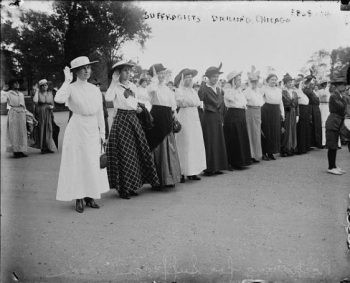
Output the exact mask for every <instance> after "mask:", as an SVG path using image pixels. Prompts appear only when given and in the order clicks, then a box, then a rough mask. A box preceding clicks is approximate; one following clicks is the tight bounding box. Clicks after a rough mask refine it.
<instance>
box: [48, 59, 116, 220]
mask: <svg viewBox="0 0 350 283" xmlns="http://www.w3.org/2000/svg"><path fill="white" fill-rule="evenodd" d="M94 63H97V61H93V62H90V60H89V58H88V57H85V56H80V57H77V58H75V59H73V60H72V61H71V63H70V65H71V68H70V69H69V67H65V68H64V71H63V72H64V76H65V80H64V83H63V84H62V86H61V87H60V89H59V90H58V91H57V93H56V96H55V102H57V103H65V104H66V105H67V106H68V108H69V109H70V110H71V111H72V112H73V113H74V114H73V115H72V118H71V119H70V121H69V123H68V125H67V127H66V130H65V132H64V137H63V145H62V157H61V166H60V172H59V176H58V186H57V195H56V199H57V200H60V201H71V200H76V202H75V210H76V211H77V212H79V213H82V212H84V201H85V203H86V206H88V207H91V208H99V205H98V204H97V203H96V202H95V200H94V199H99V198H101V194H102V193H105V192H107V191H109V185H108V178H107V171H106V169H101V168H100V156H101V147H102V144H104V143H105V125H104V118H103V109H102V103H101V94H100V90H99V89H98V88H97V87H96V86H94V85H93V84H91V83H89V82H88V79H89V78H90V75H91V66H90V65H91V64H94ZM71 71H73V72H74V73H75V75H76V77H77V80H76V81H75V82H74V83H71V82H72V77H73V76H72V73H71Z"/></svg>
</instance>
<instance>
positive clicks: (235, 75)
mask: <svg viewBox="0 0 350 283" xmlns="http://www.w3.org/2000/svg"><path fill="white" fill-rule="evenodd" d="M241 75H242V72H236V71H233V72H231V73H229V74H228V75H227V81H228V82H229V81H230V80H232V79H234V78H235V77H237V76H241Z"/></svg>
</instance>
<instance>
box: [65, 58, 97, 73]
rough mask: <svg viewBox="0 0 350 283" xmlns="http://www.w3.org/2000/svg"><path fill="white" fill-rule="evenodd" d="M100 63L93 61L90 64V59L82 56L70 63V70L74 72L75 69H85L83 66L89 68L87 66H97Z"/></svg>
mask: <svg viewBox="0 0 350 283" xmlns="http://www.w3.org/2000/svg"><path fill="white" fill-rule="evenodd" d="M97 62H98V61H92V62H90V60H89V58H88V57H86V56H80V57H77V58H75V59H73V60H72V61H71V62H70V69H71V70H74V69H77V68H79V67H83V66H87V65H91V64H95V63H97Z"/></svg>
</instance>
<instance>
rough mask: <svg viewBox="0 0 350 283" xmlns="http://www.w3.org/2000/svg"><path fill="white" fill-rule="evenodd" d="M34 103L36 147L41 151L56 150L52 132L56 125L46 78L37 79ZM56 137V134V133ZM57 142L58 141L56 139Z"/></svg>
mask: <svg viewBox="0 0 350 283" xmlns="http://www.w3.org/2000/svg"><path fill="white" fill-rule="evenodd" d="M33 102H34V104H35V113H34V115H35V118H36V119H37V120H38V123H39V124H38V128H37V130H36V133H37V134H36V135H35V138H36V143H35V146H34V147H36V148H39V149H41V153H43V154H45V153H54V152H55V150H57V146H58V145H57V144H56V145H55V142H54V138H53V136H54V135H53V134H54V130H55V131H56V132H57V127H58V126H57V125H56V124H55V122H54V116H53V111H52V110H53V108H54V98H53V94H52V92H51V91H48V82H47V80H46V79H42V80H40V81H39V90H38V91H37V92H36V93H35V95H34V97H33ZM57 137H58V134H57ZM57 142H58V141H57Z"/></svg>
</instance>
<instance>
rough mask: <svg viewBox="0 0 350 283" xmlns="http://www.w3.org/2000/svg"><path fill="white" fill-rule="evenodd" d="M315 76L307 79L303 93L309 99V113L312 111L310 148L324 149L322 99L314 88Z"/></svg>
mask: <svg viewBox="0 0 350 283" xmlns="http://www.w3.org/2000/svg"><path fill="white" fill-rule="evenodd" d="M314 78H315V77H314V76H313V75H309V76H307V77H306V78H305V81H304V87H303V89H302V90H303V92H304V93H305V95H306V96H307V97H308V98H309V111H310V115H311V117H310V119H311V121H310V123H311V128H310V146H311V147H317V148H322V122H321V111H320V99H319V97H318V96H317V95H316V93H315V91H314V88H315V84H314Z"/></svg>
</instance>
